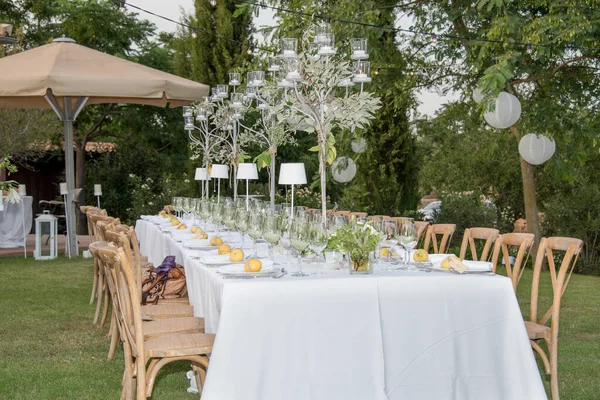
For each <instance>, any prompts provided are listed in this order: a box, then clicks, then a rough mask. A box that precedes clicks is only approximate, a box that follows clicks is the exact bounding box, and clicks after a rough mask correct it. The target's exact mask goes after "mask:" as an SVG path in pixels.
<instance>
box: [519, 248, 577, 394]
mask: <svg viewBox="0 0 600 400" xmlns="http://www.w3.org/2000/svg"><path fill="white" fill-rule="evenodd" d="M582 247H583V241H582V240H580V239H575V238H568V237H549V238H542V240H541V241H540V247H539V249H538V253H537V257H536V260H535V266H534V268H533V282H532V287H531V305H530V310H529V321H526V322H525V326H526V328H527V335H528V336H529V340H530V343H531V347H532V348H533V350H534V351H535V352H536V353H538V355H539V356H540V358H541V359H542V362H543V363H544V368H545V370H546V374H548V375H550V388H551V391H552V399H553V400H559V390H558V330H559V320H560V304H561V300H562V296H563V294H564V293H565V290H566V289H567V285H568V284H569V280H570V279H571V274H572V273H573V269H574V268H575V264H576V263H577V259H578V257H579V253H580V252H581V249H582ZM556 252H564V255H563V257H562V262H561V263H560V266H559V268H558V270H557V269H556V263H555V257H556V256H557V254H555V253H556ZM544 261H546V262H547V264H548V269H549V270H550V279H551V281H552V292H553V296H552V304H551V306H550V307H549V309H548V310H547V311H546V312H545V313H544V314H543V315H542V317H541V318H540V317H539V314H538V309H539V286H540V276H541V271H542V266H543V264H544ZM548 321H550V326H548ZM542 340H543V341H545V342H546V345H547V346H546V347H547V351H544V349H543V348H542V347H541V346H540V345H539V342H540V341H542Z"/></svg>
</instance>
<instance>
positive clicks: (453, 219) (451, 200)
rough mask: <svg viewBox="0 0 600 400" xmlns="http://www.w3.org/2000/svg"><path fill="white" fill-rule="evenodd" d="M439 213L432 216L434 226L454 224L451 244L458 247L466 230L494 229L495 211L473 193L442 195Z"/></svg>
mask: <svg viewBox="0 0 600 400" xmlns="http://www.w3.org/2000/svg"><path fill="white" fill-rule="evenodd" d="M440 200H442V204H441V206H440V211H439V212H438V213H436V214H435V215H434V220H435V223H436V224H456V230H455V231H454V235H453V237H452V244H453V245H455V246H460V243H461V240H462V237H463V233H464V232H465V229H466V228H475V227H477V228H494V227H496V221H497V218H498V216H497V211H496V208H495V207H494V205H493V204H490V203H484V202H482V201H481V197H480V196H479V195H477V194H475V193H443V194H442V195H441V196H440Z"/></svg>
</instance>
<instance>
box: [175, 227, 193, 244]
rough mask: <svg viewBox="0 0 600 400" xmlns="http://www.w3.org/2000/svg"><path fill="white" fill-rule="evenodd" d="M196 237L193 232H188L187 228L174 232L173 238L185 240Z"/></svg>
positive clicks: (180, 240) (178, 240)
mask: <svg viewBox="0 0 600 400" xmlns="http://www.w3.org/2000/svg"><path fill="white" fill-rule="evenodd" d="M193 237H194V234H193V233H189V232H186V229H184V230H182V231H181V232H180V231H175V232H173V239H174V240H175V241H176V242H183V241H184V240H191V239H192V238H193Z"/></svg>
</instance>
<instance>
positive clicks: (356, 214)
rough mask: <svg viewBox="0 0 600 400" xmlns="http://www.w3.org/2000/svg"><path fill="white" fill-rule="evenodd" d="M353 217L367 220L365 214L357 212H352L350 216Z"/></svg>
mask: <svg viewBox="0 0 600 400" xmlns="http://www.w3.org/2000/svg"><path fill="white" fill-rule="evenodd" d="M353 215H354V216H355V217H356V218H367V215H369V214H367V213H366V212H359V211H353V212H351V213H350V216H353Z"/></svg>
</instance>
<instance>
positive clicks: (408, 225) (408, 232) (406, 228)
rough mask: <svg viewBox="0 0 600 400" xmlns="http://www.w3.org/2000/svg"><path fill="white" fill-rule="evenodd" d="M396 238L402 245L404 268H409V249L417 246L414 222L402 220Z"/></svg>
mask: <svg viewBox="0 0 600 400" xmlns="http://www.w3.org/2000/svg"><path fill="white" fill-rule="evenodd" d="M396 239H397V240H398V242H399V243H400V244H401V245H402V247H404V250H405V257H404V269H406V270H411V260H410V251H411V250H412V249H413V248H414V247H416V246H417V227H416V225H415V224H414V222H412V221H409V219H408V218H407V219H406V221H404V220H402V221H401V222H400V229H399V230H398V232H397V235H396Z"/></svg>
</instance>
